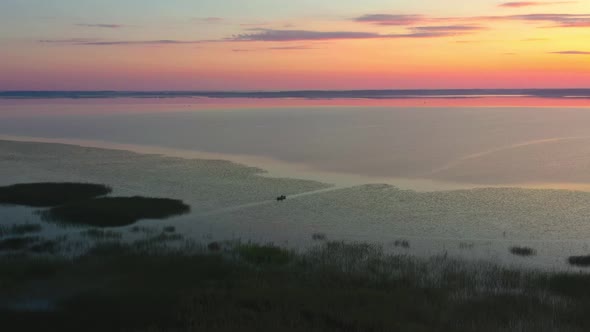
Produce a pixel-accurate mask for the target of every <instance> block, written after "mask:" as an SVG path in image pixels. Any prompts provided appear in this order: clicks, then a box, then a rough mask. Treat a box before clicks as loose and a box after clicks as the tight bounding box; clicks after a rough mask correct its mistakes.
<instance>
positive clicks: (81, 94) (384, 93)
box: [0, 88, 590, 99]
mask: <svg viewBox="0 0 590 332" xmlns="http://www.w3.org/2000/svg"><path fill="white" fill-rule="evenodd" d="M178 97H203V98H254V99H257V98H258V99H277V98H298V99H340V98H352V99H357V98H358V99H413V98H450V99H462V98H484V97H488V98H489V97H503V98H506V97H520V98H523V97H524V98H527V97H529V98H559V99H562V98H563V99H572V98H573V99H575V98H583V99H590V89H585V88H580V89H424V90H422V89H415V90H288V91H16V90H15V91H0V99H102V98H178Z"/></svg>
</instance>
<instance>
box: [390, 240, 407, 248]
mask: <svg viewBox="0 0 590 332" xmlns="http://www.w3.org/2000/svg"><path fill="white" fill-rule="evenodd" d="M393 245H394V246H395V247H401V248H404V249H409V248H410V241H408V240H395V242H394V243H393Z"/></svg>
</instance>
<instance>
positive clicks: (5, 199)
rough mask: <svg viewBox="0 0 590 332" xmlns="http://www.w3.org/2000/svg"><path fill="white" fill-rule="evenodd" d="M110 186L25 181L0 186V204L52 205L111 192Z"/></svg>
mask: <svg viewBox="0 0 590 332" xmlns="http://www.w3.org/2000/svg"><path fill="white" fill-rule="evenodd" d="M111 191H112V189H111V188H110V187H108V186H105V185H101V184H92V183H68V182H66V183H51V182H47V183H25V184H15V185H11V186H5V187H0V204H15V205H25V206H31V207H52V206H58V205H62V204H65V203H70V202H73V201H79V200H85V199H90V198H94V197H98V196H104V195H107V194H109V193H110V192H111Z"/></svg>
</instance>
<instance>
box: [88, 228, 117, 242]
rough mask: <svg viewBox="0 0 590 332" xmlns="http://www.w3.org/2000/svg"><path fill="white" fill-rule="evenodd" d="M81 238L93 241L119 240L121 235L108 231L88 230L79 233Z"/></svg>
mask: <svg viewBox="0 0 590 332" xmlns="http://www.w3.org/2000/svg"><path fill="white" fill-rule="evenodd" d="M80 234H81V235H82V236H83V237H86V238H90V239H94V240H104V239H121V238H123V234H122V233H120V232H115V231H110V230H103V229H89V230H87V231H83V232H81V233H80Z"/></svg>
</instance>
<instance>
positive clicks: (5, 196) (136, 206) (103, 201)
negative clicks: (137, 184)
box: [0, 182, 190, 227]
mask: <svg viewBox="0 0 590 332" xmlns="http://www.w3.org/2000/svg"><path fill="white" fill-rule="evenodd" d="M111 192H112V189H111V188H110V187H109V186H106V185H102V184H93V183H67V182H66V183H49V182H47V183H26V184H15V185H11V186H5V187H0V204H12V205H24V206H30V207H47V208H49V209H47V210H44V211H41V212H40V214H41V216H42V218H43V219H44V220H45V221H51V222H56V223H59V224H63V225H85V226H97V227H120V226H127V225H130V224H133V223H135V222H137V221H138V220H141V219H164V218H168V217H172V216H175V215H181V214H185V213H188V212H190V206H189V205H187V204H185V203H183V202H182V201H181V200H176V199H169V198H153V197H141V196H133V197H105V196H106V195H108V194H109V193H111Z"/></svg>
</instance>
